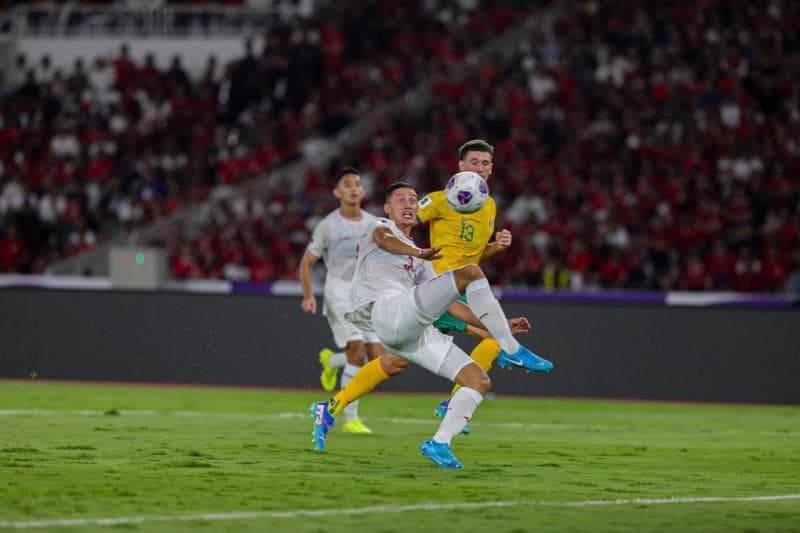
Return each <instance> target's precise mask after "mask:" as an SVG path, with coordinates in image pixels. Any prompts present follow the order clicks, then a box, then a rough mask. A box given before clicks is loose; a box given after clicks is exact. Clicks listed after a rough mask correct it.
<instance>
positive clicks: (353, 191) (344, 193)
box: [333, 174, 364, 206]
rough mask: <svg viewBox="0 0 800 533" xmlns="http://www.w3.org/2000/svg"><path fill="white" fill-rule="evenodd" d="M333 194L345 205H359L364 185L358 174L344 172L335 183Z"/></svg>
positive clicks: (362, 197)
mask: <svg viewBox="0 0 800 533" xmlns="http://www.w3.org/2000/svg"><path fill="white" fill-rule="evenodd" d="M333 195H334V196H335V197H336V198H338V199H339V201H340V202H341V203H343V204H345V205H349V206H355V205H361V200H363V199H364V186H363V185H361V178H360V177H359V176H358V174H345V175H344V176H342V178H341V179H340V180H339V183H337V184H336V188H335V189H334V190H333Z"/></svg>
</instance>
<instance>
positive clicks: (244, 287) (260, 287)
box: [231, 281, 272, 294]
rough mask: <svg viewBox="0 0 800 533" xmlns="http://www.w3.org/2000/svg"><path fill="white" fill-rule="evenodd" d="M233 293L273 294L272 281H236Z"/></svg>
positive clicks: (232, 288) (232, 289)
mask: <svg viewBox="0 0 800 533" xmlns="http://www.w3.org/2000/svg"><path fill="white" fill-rule="evenodd" d="M231 285H232V287H231V294H272V283H268V282H263V283H255V282H252V281H234V282H233V283H232V284H231Z"/></svg>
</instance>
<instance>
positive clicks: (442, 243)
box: [417, 191, 497, 274]
mask: <svg viewBox="0 0 800 533" xmlns="http://www.w3.org/2000/svg"><path fill="white" fill-rule="evenodd" d="M417 208H418V209H417V220H419V221H420V222H430V240H431V246H433V247H440V248H441V249H442V251H441V252H439V254H440V255H441V256H442V258H441V259H437V260H435V261H434V262H433V269H434V270H435V271H436V273H437V274H441V273H442V272H445V271H447V270H452V269H454V268H458V267H462V266H464V265H468V264H470V263H474V264H476V265H477V264H478V263H480V261H481V257H482V256H483V251H484V250H485V249H486V245H487V244H488V243H489V239H491V238H492V235H493V234H494V219H495V216H496V215H497V206H496V205H495V203H494V200H493V199H492V198H491V197H489V198H488V199H487V200H486V203H485V204H484V205H483V207H481V208H480V209H478V210H477V211H475V212H474V213H459V212H458V211H456V210H455V209H453V208H452V207H450V205H449V204H448V203H447V199H446V198H445V196H444V191H436V192H432V193H430V194H428V195H427V196H424V197H423V198H422V199H421V200H420V201H419V203H418V204H417Z"/></svg>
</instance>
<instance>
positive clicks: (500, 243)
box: [481, 229, 512, 262]
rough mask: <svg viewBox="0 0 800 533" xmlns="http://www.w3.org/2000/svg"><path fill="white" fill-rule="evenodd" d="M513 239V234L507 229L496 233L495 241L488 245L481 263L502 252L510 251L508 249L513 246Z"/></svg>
mask: <svg viewBox="0 0 800 533" xmlns="http://www.w3.org/2000/svg"><path fill="white" fill-rule="evenodd" d="M511 239H512V236H511V232H510V231H508V230H507V229H502V230H500V231H498V232H497V233H495V235H494V241H493V242H490V243H489V244H487V245H486V248H485V249H484V250H483V255H482V256H481V262H483V261H486V260H487V259H491V258H492V257H494V256H495V255H497V254H499V253H500V252H504V251H505V250H506V249H508V247H509V246H511Z"/></svg>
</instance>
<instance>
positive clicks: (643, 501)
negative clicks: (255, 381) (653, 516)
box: [0, 494, 800, 529]
mask: <svg viewBox="0 0 800 533" xmlns="http://www.w3.org/2000/svg"><path fill="white" fill-rule="evenodd" d="M780 500H800V494H778V495H772V496H739V497H725V496H706V497H691V498H689V497H687V498H677V497H676V498H631V499H619V500H578V501H571V502H570V501H567V502H559V501H517V502H514V501H511V502H503V501H487V502H471V503H467V502H465V503H420V504H414V505H376V506H373V507H360V508H351V509H298V510H295V511H240V512H232V513H201V514H194V515H175V516H159V515H143V516H118V517H113V516H112V517H105V518H52V519H43V520H23V521H0V529H35V528H45V527H70V526H71V527H86V526H118V525H134V524H147V523H153V522H223V521H232V520H255V519H269V518H298V517H304V516H311V517H325V516H335V515H367V514H385V513H404V512H410V511H454V510H458V511H461V510H476V509H488V508H492V507H514V506H521V505H524V506H528V507H530V506H539V507H606V506H626V505H668V504H693V503H729V502H770V501H780Z"/></svg>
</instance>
